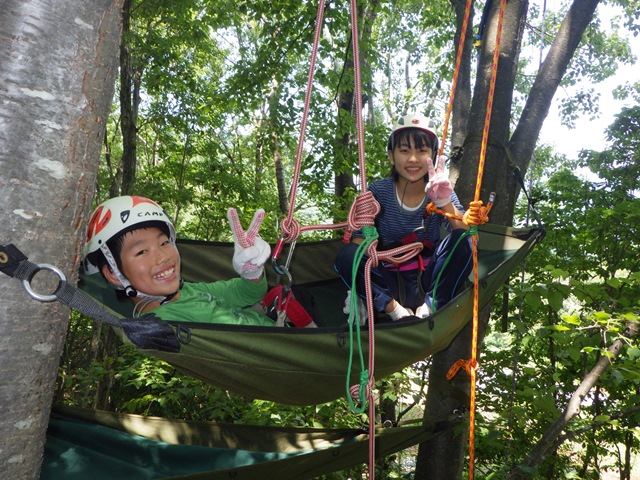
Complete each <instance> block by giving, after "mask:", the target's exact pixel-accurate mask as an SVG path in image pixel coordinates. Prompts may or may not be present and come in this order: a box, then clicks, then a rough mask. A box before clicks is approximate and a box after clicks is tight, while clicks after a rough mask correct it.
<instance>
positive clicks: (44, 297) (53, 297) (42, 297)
mask: <svg viewBox="0 0 640 480" xmlns="http://www.w3.org/2000/svg"><path fill="white" fill-rule="evenodd" d="M41 270H49V271H50V272H53V273H55V274H56V275H57V276H58V280H59V282H58V287H59V286H60V285H61V284H62V282H66V281H67V277H65V275H64V273H62V271H61V270H60V269H58V268H57V267H54V266H53V265H49V264H48V263H42V264H39V265H38V270H36V271H35V272H34V273H33V275H31V276H30V277H29V278H28V279H27V280H23V281H22V285H23V287H24V289H25V290H26V291H27V293H28V294H29V295H30V296H31V298H33V299H35V300H38V301H40V302H54V301H56V300H57V299H58V297H57V296H56V295H40V294H39V293H36V292H34V291H33V289H32V288H31V280H33V277H35V276H36V274H37V273H38V272H39V271H41Z"/></svg>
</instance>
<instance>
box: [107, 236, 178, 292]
mask: <svg viewBox="0 0 640 480" xmlns="http://www.w3.org/2000/svg"><path fill="white" fill-rule="evenodd" d="M120 260H121V265H122V274H123V275H124V276H125V277H126V278H127V279H128V280H129V282H131V285H132V286H133V288H135V289H136V290H137V291H138V292H142V293H146V294H147V295H154V296H166V295H171V294H173V293H175V292H176V291H178V289H179V288H180V253H179V252H178V249H177V248H176V246H175V244H174V243H173V242H172V241H171V240H170V239H169V237H168V236H167V234H166V233H165V232H164V231H163V230H162V229H160V228H157V227H151V228H140V229H137V230H133V231H132V232H129V233H126V234H125V236H124V241H123V244H122V250H121V252H120ZM105 275H107V276H108V275H113V274H112V273H111V272H105ZM114 277H115V276H114ZM108 280H109V281H111V282H112V283H116V284H117V283H119V282H118V281H117V279H115V280H116V281H115V282H113V280H114V279H112V278H108Z"/></svg>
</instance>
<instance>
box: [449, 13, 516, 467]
mask: <svg viewBox="0 0 640 480" xmlns="http://www.w3.org/2000/svg"><path fill="white" fill-rule="evenodd" d="M506 4H507V1H506V0H501V1H500V11H499V15H498V27H497V31H496V46H495V49H494V51H493V63H492V65H491V81H490V84H489V96H488V100H487V109H486V113H485V121H484V129H483V132H482V144H481V147H480V160H479V164H478V177H477V180H476V190H475V196H474V201H473V202H472V206H473V210H474V212H473V213H471V214H469V215H468V216H467V221H469V222H476V221H481V220H483V219H484V218H486V216H487V214H488V210H489V208H487V209H484V210H483V207H482V201H481V200H480V190H481V186H482V177H483V175H484V163H485V158H486V153H487V143H488V140H489V127H490V125H491V111H492V108H493V97H494V94H495V85H496V77H497V73H498V60H499V59H500V39H501V37H502V22H503V18H504V11H505V8H506ZM470 225H472V226H471V228H470V229H469V230H470V232H471V233H472V236H471V247H472V250H471V251H472V258H473V325H472V339H471V359H470V360H463V359H460V360H458V361H457V362H456V363H455V364H454V365H453V366H452V367H451V369H450V370H449V372H448V373H447V379H449V380H451V379H452V378H453V377H454V376H455V375H456V373H457V372H458V371H459V369H460V368H464V370H465V371H466V372H467V373H468V374H469V376H470V377H471V386H470V390H471V395H470V397H471V398H470V406H469V480H473V477H474V469H475V447H474V446H475V418H476V371H477V368H478V360H477V357H478V328H479V290H480V288H479V280H478V230H477V227H476V225H475V224H472V223H470Z"/></svg>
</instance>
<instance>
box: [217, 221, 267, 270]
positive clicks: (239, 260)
mask: <svg viewBox="0 0 640 480" xmlns="http://www.w3.org/2000/svg"><path fill="white" fill-rule="evenodd" d="M227 218H228V219H229V224H230V225H231V231H232V232H233V241H234V253H233V268H234V270H235V271H236V272H238V273H239V274H240V276H241V277H242V278H246V279H247V280H256V279H258V278H260V277H261V276H262V273H263V272H264V263H265V262H266V261H267V259H268V258H269V256H270V255H271V247H270V246H269V244H268V243H267V242H265V241H264V240H263V239H262V238H260V237H259V236H258V230H260V225H262V220H264V210H263V209H262V208H261V209H259V210H257V211H256V213H255V214H254V215H253V220H251V225H249V230H247V231H246V232H245V231H244V229H243V228H242V225H240V220H239V219H238V212H237V211H236V209H235V208H230V209H229V210H227Z"/></svg>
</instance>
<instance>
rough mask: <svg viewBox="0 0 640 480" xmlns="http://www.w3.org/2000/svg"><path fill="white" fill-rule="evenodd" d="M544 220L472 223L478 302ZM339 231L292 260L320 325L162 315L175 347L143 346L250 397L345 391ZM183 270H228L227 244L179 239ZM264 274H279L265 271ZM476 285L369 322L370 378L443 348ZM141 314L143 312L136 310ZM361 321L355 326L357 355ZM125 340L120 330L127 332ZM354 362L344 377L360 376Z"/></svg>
mask: <svg viewBox="0 0 640 480" xmlns="http://www.w3.org/2000/svg"><path fill="white" fill-rule="evenodd" d="M543 236H544V231H543V230H541V229H527V230H518V229H513V228H508V227H499V226H495V225H483V226H481V227H479V262H480V272H479V275H480V279H481V290H480V305H484V304H485V303H486V302H488V301H489V300H490V299H491V298H492V297H493V295H494V294H495V292H496V291H497V290H498V288H499V287H500V286H501V285H502V284H503V283H504V282H505V281H506V280H507V279H508V278H509V276H510V274H511V273H512V272H513V271H514V270H515V269H516V268H517V267H518V265H520V262H521V261H522V260H523V259H524V258H525V256H526V255H527V254H528V253H529V252H530V251H531V249H532V248H533V247H534V245H535V244H536V243H537V242H538V241H539V240H541V239H542V237H543ZM341 245H342V243H341V241H339V240H336V241H326V242H310V243H301V244H298V245H297V247H296V249H295V252H294V255H293V258H292V261H291V269H290V270H291V273H292V275H293V279H294V285H298V286H302V287H304V288H305V291H307V292H308V293H309V294H310V295H311V296H312V297H313V298H314V299H315V304H316V307H317V308H318V310H319V312H320V315H321V316H322V323H323V325H325V326H323V327H322V328H317V329H298V328H277V327H257V326H255V327H252V326H236V325H216V324H193V323H174V322H169V323H170V324H172V325H173V327H174V328H175V329H176V330H177V334H178V335H179V337H180V338H181V339H182V341H183V344H182V345H181V348H180V351H179V352H177V353H171V352H166V351H161V350H155V349H149V350H144V351H145V352H147V353H149V354H150V355H153V356H155V357H158V358H160V359H163V360H165V361H167V362H168V363H170V364H171V365H173V366H174V367H175V368H176V369H178V370H179V371H182V372H184V373H187V374H189V375H191V376H193V377H195V378H199V379H201V380H203V381H205V382H208V383H211V384H213V385H216V386H219V387H222V388H224V389H227V390H230V391H233V392H236V393H239V394H241V395H244V396H246V397H248V398H259V399H264V400H271V401H274V402H278V403H283V404H288V405H314V404H319V403H324V402H328V401H332V400H335V399H336V398H339V397H340V396H342V395H344V394H345V391H346V384H347V381H346V375H347V369H348V358H349V349H350V346H349V336H348V326H347V325H346V319H347V316H346V315H345V314H344V313H343V312H342V308H343V305H344V299H345V297H346V287H345V286H344V284H343V283H342V281H341V280H340V279H339V277H338V275H337V273H336V272H335V271H334V269H333V265H332V264H333V259H334V258H335V254H336V252H337V250H338V249H339V248H340V246H341ZM178 247H179V249H180V252H181V254H182V263H183V276H184V278H185V280H188V281H215V280H220V279H225V278H231V277H234V276H235V273H234V272H233V270H232V268H231V257H232V255H233V245H232V244H223V243H210V242H209V243H207V242H195V241H181V242H179V243H178ZM268 276H269V277H268V278H269V279H270V280H271V281H274V280H275V279H276V274H275V273H274V272H273V270H271V271H270V272H268ZM81 288H83V290H85V292H87V293H88V294H90V295H91V296H92V297H94V298H95V299H97V300H99V301H101V302H102V303H104V304H106V305H108V306H109V307H111V308H113V309H117V308H120V309H121V308H122V307H123V306H124V307H126V309H125V310H124V311H122V310H121V311H120V313H121V314H122V315H124V316H126V315H129V314H130V311H131V306H130V304H127V303H125V304H120V305H117V302H115V303H114V294H113V291H112V290H111V289H110V288H109V287H107V286H106V284H105V283H104V282H103V281H102V279H101V278H99V277H98V276H92V277H85V278H84V282H81ZM472 295H473V292H472V289H470V288H467V289H466V290H464V291H463V292H462V293H460V294H459V295H457V296H456V297H455V298H454V299H453V300H452V301H451V302H450V303H449V304H447V305H446V306H445V307H444V308H442V309H440V310H438V312H437V313H435V314H434V315H432V316H430V317H428V318H426V319H419V318H416V317H407V318H405V319H403V320H402V321H400V322H381V323H377V324H376V359H375V363H376V378H378V379H382V378H384V377H386V376H388V375H390V374H392V373H394V372H397V371H400V370H402V369H403V368H405V367H407V366H409V365H411V364H413V363H415V362H417V361H420V360H423V359H424V358H425V357H427V356H429V355H432V354H434V353H436V352H438V351H440V350H443V349H445V348H446V347H447V346H448V345H449V344H450V342H451V341H452V340H453V338H454V337H455V336H456V335H457V334H458V333H459V332H460V330H462V328H463V327H464V326H465V325H466V324H467V323H468V322H469V321H470V319H471V315H472V307H473V296H472ZM140 321H144V320H140ZM367 335H368V333H367V330H366V328H364V329H363V330H362V331H361V338H360V339H356V340H357V341H360V342H361V344H362V348H363V351H364V355H365V356H366V355H367V353H368V344H367ZM125 340H126V337H125ZM360 373H361V372H360V367H359V366H358V365H353V366H352V369H351V378H350V379H349V385H354V384H357V383H358V382H359V379H360Z"/></svg>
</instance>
